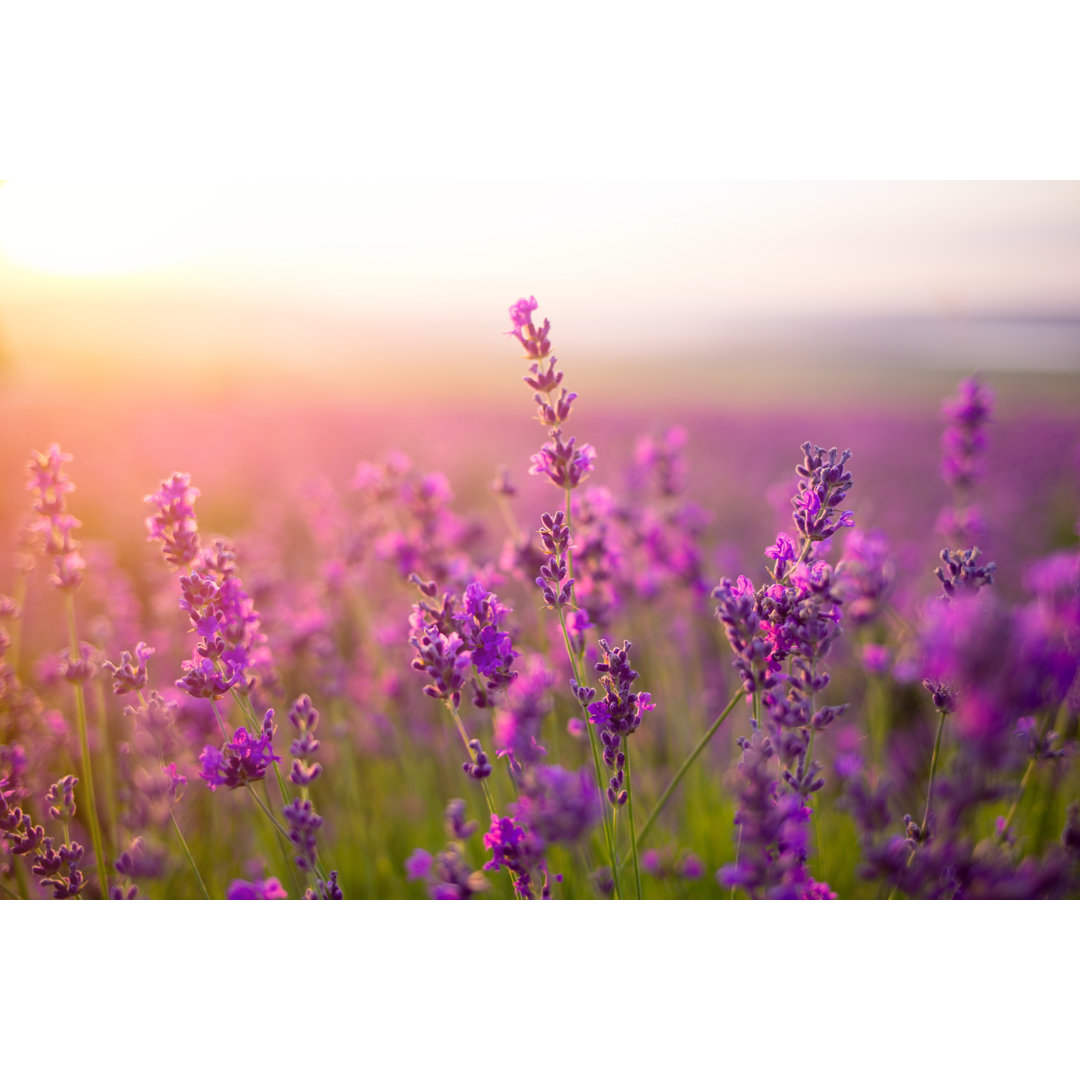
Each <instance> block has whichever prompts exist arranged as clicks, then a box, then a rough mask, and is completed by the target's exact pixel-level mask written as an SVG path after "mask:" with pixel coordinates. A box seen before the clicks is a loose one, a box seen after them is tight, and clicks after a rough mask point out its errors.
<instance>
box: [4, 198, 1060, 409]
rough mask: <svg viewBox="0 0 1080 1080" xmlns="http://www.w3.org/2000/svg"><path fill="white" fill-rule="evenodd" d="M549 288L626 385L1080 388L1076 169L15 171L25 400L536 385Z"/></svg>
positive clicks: (712, 389) (562, 320)
mask: <svg viewBox="0 0 1080 1080" xmlns="http://www.w3.org/2000/svg"><path fill="white" fill-rule="evenodd" d="M530 294H534V295H536V296H537V298H538V299H539V301H540V304H541V311H542V312H543V313H545V314H547V315H548V316H550V317H551V319H552V322H553V327H554V330H553V340H554V342H555V344H556V347H557V351H558V352H559V353H560V354H561V355H562V357H563V361H564V365H568V367H569V369H570V370H572V371H573V374H574V380H575V385H576V386H577V388H578V389H579V390H580V391H581V392H583V393H584V392H585V391H592V390H593V389H594V388H596V389H599V388H602V389H603V392H604V394H605V395H606V398H607V400H613V399H631V400H632V399H633V398H635V397H636V396H638V395H640V394H642V393H648V394H649V395H650V397H653V398H654V397H655V395H656V394H660V395H661V396H662V397H663V398H664V399H674V400H678V399H682V400H686V401H693V402H695V403H697V404H699V405H704V404H708V403H713V404H717V405H721V404H724V403H728V402H731V401H733V400H734V401H743V400H746V401H749V402H753V401H754V400H758V399H760V396H761V394H762V392H763V391H764V390H765V389H766V388H768V394H769V396H770V397H771V396H773V395H775V394H777V393H782V394H785V395H796V394H797V395H798V396H799V397H801V398H803V399H804V400H805V398H806V396H807V395H808V396H809V397H810V398H811V399H813V398H816V397H818V396H820V395H822V394H826V395H829V396H831V395H834V394H836V393H837V392H839V391H843V392H845V393H848V394H856V395H866V394H871V395H874V396H876V395H878V394H879V393H880V392H881V391H882V390H883V389H885V388H886V387H887V388H888V390H889V392H890V393H893V392H905V391H906V390H907V389H910V388H912V387H920V386H922V385H924V384H925V383H926V381H927V379H928V378H929V379H930V381H935V380H934V376H935V375H938V374H942V373H944V374H947V376H948V378H949V379H953V376H954V375H955V374H956V373H969V372H970V371H973V370H982V371H984V372H993V373H994V374H995V376H1000V377H1001V378H1002V379H1004V380H1005V382H1007V383H1009V384H1010V385H1012V384H1015V385H1016V386H1017V387H1018V390H1020V391H1022V392H1024V393H1027V394H1031V395H1036V396H1044V395H1045V394H1046V393H1047V392H1049V394H1050V396H1051V397H1052V398H1053V399H1055V400H1059V395H1060V394H1062V393H1064V394H1066V395H1067V396H1068V397H1069V400H1070V402H1071V403H1075V397H1074V396H1073V395H1074V394H1075V385H1074V384H1075V376H1076V374H1077V373H1078V372H1080V183H1069V182H1047V183H1035V182H1006V181H998V182H970V183H969V182H962V181H951V182H938V183H930V182H927V183H920V182H897V183H884V182H872V181H863V182H849V183H810V182H803V183H787V184H785V183H751V182H738V183H734V182H732V183H720V182H710V181H693V182H692V181H686V182H677V181H667V182H660V181H651V182H641V183H631V182H624V183H616V182H607V183H602V182H599V181H595V182H590V183H577V184H575V183H569V182H558V181H556V182H552V183H543V182H539V181H537V182H518V183H515V182H509V181H506V182H498V183H496V182H487V183H485V182H480V181H459V182H453V181H440V182H439V183H438V184H435V183H422V182H411V183H410V182H405V181H400V182H390V181H384V182H370V183H365V182H360V181H345V180H342V181H337V182H335V181H331V180H311V181H300V180H281V181H279V182H273V181H270V180H264V181H254V182H243V183H242V182H239V181H232V182H224V181H223V182H220V183H214V182H212V181H203V182H198V181H191V180H187V181H181V180H179V179H178V180H176V181H174V182H172V183H170V182H168V181H165V180H162V179H160V178H157V179H146V178H142V179H131V180H129V181H114V180H106V179H89V180H88V179H85V178H82V177H80V178H78V179H75V178H72V179H70V180H57V181H55V182H48V183H43V182H35V181H32V180H29V179H26V180H23V179H14V180H10V181H8V182H7V183H6V184H4V185H3V186H0V377H2V380H3V383H2V385H3V388H4V391H5V393H6V394H11V393H15V394H16V395H19V394H26V395H40V394H50V395H51V394H63V393H65V392H67V391H69V390H72V389H76V390H77V392H78V393H80V394H81V393H83V392H84V390H85V389H86V388H87V387H93V389H94V391H95V392H100V393H103V394H105V395H108V394H110V393H111V392H115V390H116V389H117V388H121V389H122V390H123V392H124V393H130V392H132V391H133V390H135V389H136V388H138V389H149V390H163V389H167V390H168V391H169V392H170V393H177V392H179V393H184V392H186V393H197V394H199V395H211V396H213V395H217V394H219V393H223V392H224V393H227V394H229V395H232V394H233V393H234V392H237V391H240V390H242V391H243V393H245V394H250V395H256V396H263V395H271V396H272V395H274V394H275V393H277V392H278V391H281V390H282V389H285V390H287V393H288V395H289V396H290V398H295V396H297V395H299V396H301V397H303V396H307V395H312V396H314V397H316V398H318V397H319V396H321V395H324V394H325V393H327V392H332V393H333V395H334V396H335V397H340V395H341V394H345V395H347V396H351V397H355V398H360V397H362V398H364V399H368V400H371V399H376V400H378V401H380V402H391V401H392V402H394V403H395V404H404V403H408V402H414V403H422V402H425V401H433V400H441V399H442V398H443V397H444V396H445V395H446V394H447V393H448V392H456V393H461V392H468V393H471V394H479V395H482V396H485V397H487V396H496V397H497V396H500V395H502V394H503V393H512V394H516V393H518V392H519V390H520V385H519V384H518V383H517V380H516V377H515V375H516V369H514V371H513V372H510V371H508V367H511V368H512V367H513V358H514V356H515V355H516V350H515V349H514V347H513V343H512V342H508V341H507V339H505V338H504V337H502V336H501V335H502V332H503V331H504V329H505V327H506V325H507V322H506V308H507V306H508V305H509V304H510V303H511V302H512V301H513V300H515V299H516V298H517V297H518V296H521V295H526V296H527V295H530ZM777 380H783V386H782V387H781V385H780V383H778V381H777Z"/></svg>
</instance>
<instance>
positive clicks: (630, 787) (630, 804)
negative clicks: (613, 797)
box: [622, 735, 643, 900]
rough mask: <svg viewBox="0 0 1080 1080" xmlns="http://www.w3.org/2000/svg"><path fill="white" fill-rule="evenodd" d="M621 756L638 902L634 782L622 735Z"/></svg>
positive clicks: (624, 738)
mask: <svg viewBox="0 0 1080 1080" xmlns="http://www.w3.org/2000/svg"><path fill="white" fill-rule="evenodd" d="M622 749H623V755H624V756H625V757H626V809H627V811H628V812H629V814H630V851H631V854H632V856H633V859H634V891H635V892H636V893H637V898H638V899H639V900H641V899H643V897H642V895H641V869H640V867H639V866H638V853H637V848H638V845H637V835H636V834H635V832H634V781H633V775H632V774H631V771H630V740H629V739H628V738H627V737H626V736H625V735H624V736H623V740H622Z"/></svg>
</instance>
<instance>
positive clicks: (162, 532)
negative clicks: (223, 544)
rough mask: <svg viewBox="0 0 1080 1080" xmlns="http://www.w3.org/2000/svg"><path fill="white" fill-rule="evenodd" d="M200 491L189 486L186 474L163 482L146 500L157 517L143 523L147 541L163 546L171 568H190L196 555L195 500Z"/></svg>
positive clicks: (197, 553) (197, 534)
mask: <svg viewBox="0 0 1080 1080" xmlns="http://www.w3.org/2000/svg"><path fill="white" fill-rule="evenodd" d="M198 495H199V489H198V488H195V487H192V486H191V477H190V476H188V475H187V474H186V473H173V475H172V478H171V479H169V480H166V481H163V482H162V485H161V488H160V490H158V491H156V492H155V493H154V494H153V495H147V496H146V500H145V501H146V502H148V503H150V504H152V505H153V506H156V507H157V513H156V514H154V515H153V516H151V517H148V518H147V519H146V527H147V530H148V533H149V535H148V536H147V540H149V541H150V542H154V541H156V540H160V541H161V542H162V551H163V553H164V555H165V561H166V562H168V563H170V564H171V565H173V566H177V567H187V566H190V565H191V564H192V563H193V562H194V561H195V560H196V559H197V558H198V555H199V551H200V544H199V533H198V527H197V526H198V523H197V521H196V518H195V499H196V498H197V497H198Z"/></svg>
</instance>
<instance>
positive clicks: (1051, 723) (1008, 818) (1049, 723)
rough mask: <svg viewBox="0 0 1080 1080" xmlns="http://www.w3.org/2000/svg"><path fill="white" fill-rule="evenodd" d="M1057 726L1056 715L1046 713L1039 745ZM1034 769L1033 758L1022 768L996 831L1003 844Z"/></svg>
mask: <svg viewBox="0 0 1080 1080" xmlns="http://www.w3.org/2000/svg"><path fill="white" fill-rule="evenodd" d="M1056 726H1057V717H1056V716H1051V715H1049V714H1048V715H1047V717H1046V719H1045V720H1044V721H1043V725H1042V731H1041V732H1040V734H1039V746H1040V747H1041V746H1042V744H1043V743H1044V742H1045V741H1046V737H1047V736H1048V735H1049V734H1050V732H1051V731H1052V730H1053V728H1054V727H1056ZM1034 771H1035V758H1032V759H1031V760H1030V761H1029V762H1028V763H1027V768H1026V769H1025V770H1024V775H1023V777H1021V779H1020V788H1019V790H1018V791H1017V792H1016V798H1015V799H1013V804H1012V806H1011V807H1010V808H1009V812H1008V814H1006V815H1005V823H1004V824H1003V825H1002V826H1001V829H1000V831H999V832H998V842H999V843H1002V844H1004V843H1005V838H1006V836H1007V835H1008V833H1009V826H1010V825H1011V824H1012V823H1013V818H1014V817H1016V811H1017V810H1018V809H1019V808H1020V800H1021V799H1022V798H1023V797H1024V791H1025V790H1026V789H1027V786H1028V781H1029V780H1030V779H1031V775H1032V773H1034Z"/></svg>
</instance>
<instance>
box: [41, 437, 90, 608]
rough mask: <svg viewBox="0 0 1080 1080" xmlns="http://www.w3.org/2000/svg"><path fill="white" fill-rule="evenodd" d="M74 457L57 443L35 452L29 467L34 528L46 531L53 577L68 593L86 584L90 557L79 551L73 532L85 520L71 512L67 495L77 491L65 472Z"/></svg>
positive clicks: (42, 532) (45, 536) (44, 532)
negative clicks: (87, 560) (34, 516)
mask: <svg viewBox="0 0 1080 1080" xmlns="http://www.w3.org/2000/svg"><path fill="white" fill-rule="evenodd" d="M71 460H73V459H72V456H71V454H64V453H62V452H61V450H60V447H59V446H58V445H57V444H56V443H53V444H52V446H50V447H49V449H48V451H47V452H46V453H44V454H42V453H35V454H34V456H33V457H32V458H31V459H30V462H29V465H28V467H27V470H28V472H29V473H30V480H29V482H28V483H27V489H28V490H29V491H32V492H34V494H35V496H36V497H35V499H34V511H35V513H36V514H37V515H38V516H37V518H36V519H35V521H34V524H33V525H32V526H31V530H32V531H33V532H40V533H41V534H43V536H44V538H45V553H46V554H47V555H50V556H51V557H52V560H53V572H52V575H51V577H50V578H49V580H50V581H51V583H52V584H53V585H55V586H56V587H57V588H58V589H61V590H62V591H65V592H74V590H75V589H77V588H78V587H79V586H80V585H81V584H82V580H83V571H84V570H85V569H86V560H85V559H83V557H82V555H81V554H79V542H78V541H77V540H76V539H75V537H74V536H73V535H72V534H73V533H74V531H75V529H77V528H78V527H79V526H80V525H81V524H82V522H80V521H79V520H78V518H75V517H72V515H71V514H69V513H68V512H67V500H66V498H65V496H67V495H69V494H70V493H71V492H73V491H74V490H75V485H74V484H73V483H72V482H71V480H70V479H68V477H67V475H66V474H65V473H64V471H63V467H64V465H65V464H66V463H67V462H69V461H71Z"/></svg>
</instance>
